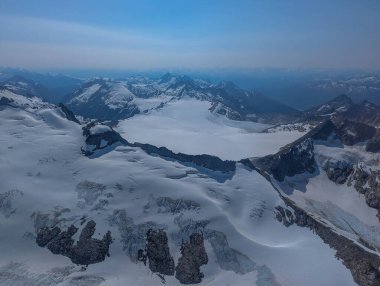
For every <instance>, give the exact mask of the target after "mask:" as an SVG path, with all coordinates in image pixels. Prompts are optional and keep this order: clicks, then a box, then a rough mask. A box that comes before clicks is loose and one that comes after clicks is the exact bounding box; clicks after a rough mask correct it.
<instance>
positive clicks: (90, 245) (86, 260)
mask: <svg viewBox="0 0 380 286" xmlns="http://www.w3.org/2000/svg"><path fill="white" fill-rule="evenodd" d="M95 226H96V223H95V222H94V221H93V220H91V221H89V222H88V223H87V225H86V226H85V227H84V228H83V230H82V232H81V234H80V237H79V240H78V242H77V244H76V245H75V246H74V248H73V250H72V257H71V260H72V261H73V262H74V263H75V264H81V265H88V264H94V263H98V262H101V261H103V260H104V259H105V256H106V255H107V256H109V253H108V249H109V246H110V244H111V242H112V237H111V232H110V231H108V232H107V233H106V234H105V235H104V236H103V239H96V238H92V236H93V235H94V233H95Z"/></svg>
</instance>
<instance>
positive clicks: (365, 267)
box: [277, 197, 380, 286]
mask: <svg viewBox="0 0 380 286" xmlns="http://www.w3.org/2000/svg"><path fill="white" fill-rule="evenodd" d="M282 199H283V200H284V201H285V203H286V204H287V206H289V207H291V208H292V209H293V210H294V216H293V215H290V214H289V213H288V212H287V213H286V217H285V216H283V213H284V212H278V213H277V215H278V219H280V218H281V220H282V222H283V223H284V225H285V226H289V225H291V224H293V223H295V224H296V225H298V226H300V227H307V228H309V229H310V230H311V231H313V232H314V233H316V234H317V235H318V236H319V237H320V238H321V239H322V240H323V242H324V243H326V244H328V245H329V246H330V247H331V248H333V249H334V250H335V251H336V253H335V256H336V257H337V258H338V259H340V260H341V261H342V262H343V265H344V266H346V268H347V269H349V270H350V272H351V275H352V277H353V278H354V281H355V282H356V283H358V284H359V285H361V286H378V285H380V270H379V267H380V258H379V256H378V255H376V254H373V253H371V252H368V251H366V250H365V249H363V248H362V247H360V246H359V245H357V244H356V243H354V242H353V241H351V240H349V239H348V238H346V237H344V236H342V235H339V234H337V233H335V232H334V231H333V230H331V229H330V228H329V227H327V226H325V225H323V224H322V223H320V222H318V221H317V220H315V219H314V218H312V217H311V216H309V215H308V214H307V213H306V212H305V211H304V210H302V209H301V208H299V207H297V206H296V205H295V204H294V203H293V202H292V201H291V200H289V199H287V198H284V197H283V198H282Z"/></svg>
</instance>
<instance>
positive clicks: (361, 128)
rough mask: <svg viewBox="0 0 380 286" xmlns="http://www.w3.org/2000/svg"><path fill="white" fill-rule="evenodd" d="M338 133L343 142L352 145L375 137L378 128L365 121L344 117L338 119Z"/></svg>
mask: <svg viewBox="0 0 380 286" xmlns="http://www.w3.org/2000/svg"><path fill="white" fill-rule="evenodd" d="M335 124H336V126H337V135H338V137H339V139H340V140H341V141H342V143H343V144H345V145H349V146H352V145H354V144H357V143H360V142H364V141H367V140H370V139H372V138H373V136H374V135H375V134H376V128H375V127H373V126H369V125H367V124H364V123H360V122H356V121H351V120H347V119H344V120H342V121H336V123H335Z"/></svg>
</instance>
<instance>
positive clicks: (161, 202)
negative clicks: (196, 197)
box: [156, 197, 200, 214]
mask: <svg viewBox="0 0 380 286" xmlns="http://www.w3.org/2000/svg"><path fill="white" fill-rule="evenodd" d="M156 204H157V206H158V207H159V208H160V209H159V210H158V211H159V212H161V213H172V214H176V213H180V212H181V211H184V210H199V209H200V205H199V204H198V203H197V202H194V201H191V200H185V199H176V200H175V199H172V198H169V197H159V198H157V199H156Z"/></svg>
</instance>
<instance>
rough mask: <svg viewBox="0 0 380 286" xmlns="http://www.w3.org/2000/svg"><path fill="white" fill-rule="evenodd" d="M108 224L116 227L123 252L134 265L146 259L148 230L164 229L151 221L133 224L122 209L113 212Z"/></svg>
mask: <svg viewBox="0 0 380 286" xmlns="http://www.w3.org/2000/svg"><path fill="white" fill-rule="evenodd" d="M109 222H110V225H111V226H114V225H117V227H118V229H119V232H120V236H121V243H122V245H123V250H124V251H125V252H126V254H127V255H128V256H129V258H130V260H131V261H132V262H134V263H137V262H138V261H146V259H147V258H146V253H145V252H146V251H145V249H146V239H147V232H148V230H150V229H154V230H158V229H163V228H164V227H165V226H164V225H159V224H157V223H155V222H152V221H147V222H143V223H140V224H135V223H134V221H133V219H132V218H131V217H129V216H127V212H126V211H125V210H123V209H121V210H114V212H113V214H112V215H111V216H110V217H109ZM144 257H145V258H144Z"/></svg>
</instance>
